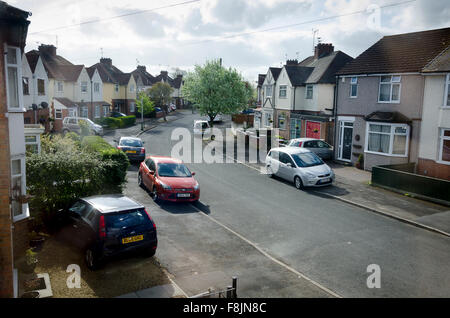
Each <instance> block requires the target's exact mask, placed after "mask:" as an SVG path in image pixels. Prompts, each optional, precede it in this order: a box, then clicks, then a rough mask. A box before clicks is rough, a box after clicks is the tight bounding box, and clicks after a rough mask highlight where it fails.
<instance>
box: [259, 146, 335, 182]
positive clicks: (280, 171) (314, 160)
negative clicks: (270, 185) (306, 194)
mask: <svg viewBox="0 0 450 318" xmlns="http://www.w3.org/2000/svg"><path fill="white" fill-rule="evenodd" d="M266 169H267V174H268V175H269V176H272V175H276V176H278V177H280V178H283V179H285V180H287V181H290V182H294V185H295V187H296V188H297V189H303V188H304V187H320V186H326V185H330V184H332V183H333V182H334V179H335V175H334V172H333V170H332V169H331V168H330V167H329V166H328V165H327V164H325V163H324V162H323V161H322V159H320V158H319V157H318V156H317V155H316V154H315V153H313V152H311V151H309V150H307V149H304V148H300V147H297V148H296V147H283V148H281V147H280V148H274V149H271V150H270V152H269V153H268V154H267V157H266Z"/></svg>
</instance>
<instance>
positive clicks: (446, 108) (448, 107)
mask: <svg viewBox="0 0 450 318" xmlns="http://www.w3.org/2000/svg"><path fill="white" fill-rule="evenodd" d="M439 108H440V109H445V110H450V106H441V107H439Z"/></svg>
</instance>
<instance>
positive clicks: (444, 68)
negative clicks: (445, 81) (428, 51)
mask: <svg viewBox="0 0 450 318" xmlns="http://www.w3.org/2000/svg"><path fill="white" fill-rule="evenodd" d="M449 71H450V46H448V47H447V48H446V49H445V51H443V52H442V53H441V54H439V55H438V56H437V57H436V58H435V59H434V60H432V61H431V62H430V63H428V64H427V66H425V67H424V68H423V69H422V72H424V73H431V72H433V73H434V72H449Z"/></svg>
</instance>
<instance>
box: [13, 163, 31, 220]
mask: <svg viewBox="0 0 450 318" xmlns="http://www.w3.org/2000/svg"><path fill="white" fill-rule="evenodd" d="M11 190H12V197H13V200H12V201H11V210H12V215H13V221H14V222H16V221H19V220H22V219H24V218H27V217H28V216H29V215H28V208H27V204H22V203H21V202H20V201H19V200H18V196H22V195H25V194H26V185H25V159H24V158H18V159H13V160H11Z"/></svg>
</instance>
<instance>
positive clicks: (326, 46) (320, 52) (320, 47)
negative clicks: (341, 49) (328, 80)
mask: <svg viewBox="0 0 450 318" xmlns="http://www.w3.org/2000/svg"><path fill="white" fill-rule="evenodd" d="M333 52H334V46H333V44H331V43H319V44H317V45H316V48H315V50H314V59H316V60H317V59H319V58H322V57H325V56H327V55H330V54H331V53H333Z"/></svg>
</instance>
